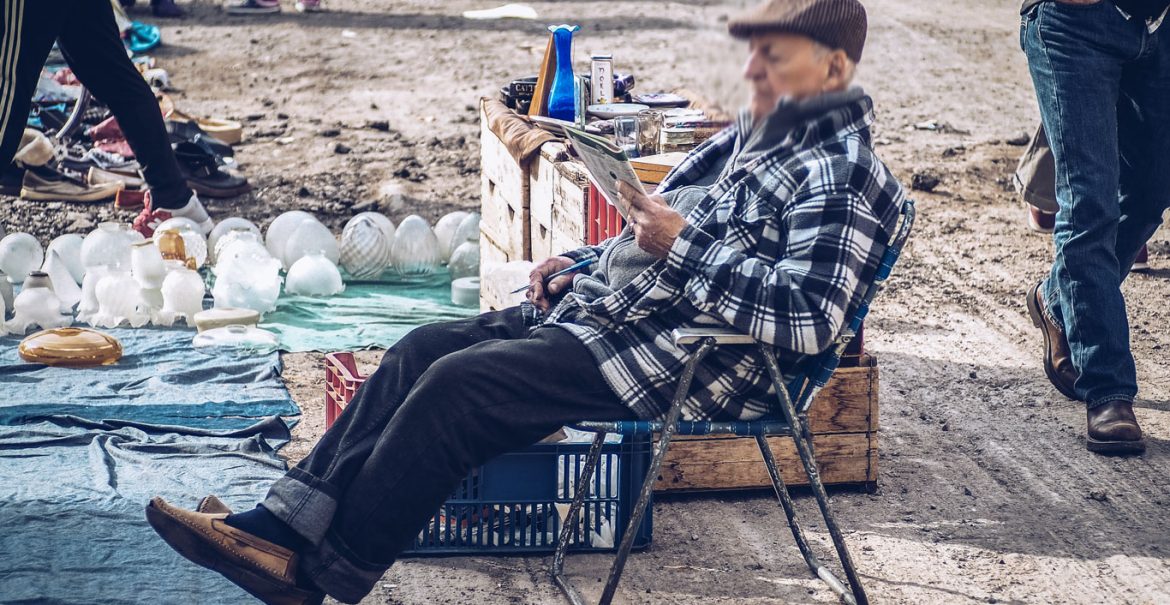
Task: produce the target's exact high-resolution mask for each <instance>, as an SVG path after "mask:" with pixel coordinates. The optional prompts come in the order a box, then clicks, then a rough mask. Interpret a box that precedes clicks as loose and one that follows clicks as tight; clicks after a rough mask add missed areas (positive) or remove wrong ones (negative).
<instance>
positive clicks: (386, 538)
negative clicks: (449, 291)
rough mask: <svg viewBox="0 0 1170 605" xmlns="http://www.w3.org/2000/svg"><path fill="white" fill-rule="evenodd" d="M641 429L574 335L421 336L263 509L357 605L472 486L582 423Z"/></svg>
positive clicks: (331, 587)
mask: <svg viewBox="0 0 1170 605" xmlns="http://www.w3.org/2000/svg"><path fill="white" fill-rule="evenodd" d="M634 418H635V415H634V413H633V412H632V411H630V409H629V408H628V407H626V406H625V405H624V404H623V403H622V402H621V400H620V399H619V398H618V397H617V396H616V395H614V393H613V392H612V391H611V390H610V388H609V386H608V385H607V384H606V382H605V380H604V378H602V376H601V372H600V370H599V369H598V368H597V363H596V361H594V359H593V356H592V355H591V354H590V353H589V351H588V349H586V348H585V346H584V345H583V344H581V342H580V341H578V340H577V339H576V338H575V337H574V336H573V335H571V334H570V333H568V332H566V331H564V330H562V329H560V328H556V327H552V326H547V327H541V328H537V329H535V330H532V331H530V330H529V328H528V327H527V326H526V325H525V322H524V319H523V317H522V314H521V312H520V309H519V307H515V308H512V309H508V310H505V311H500V312H495V313H485V314H483V315H480V316H478V317H475V318H472V319H467V320H462V321H453V322H445V323H439V324H433V325H429V326H423V327H420V328H417V329H415V330H414V331H412V332H410V333H409V334H407V335H406V337H404V338H403V339H402V340H401V341H400V342H399V343H398V344H396V345H394V346H393V347H391V348H390V350H389V351H387V352H386V355H385V357H383V359H382V364H381V366H380V367H379V368H378V370H377V371H376V372H374V374H373V375H371V376H370V377H369V378H368V379H367V380H366V382H365V383H364V384H363V385H362V386H361V388H360V389H358V392H357V393H356V394H355V395H354V399H353V401H351V402H350V404H349V406H347V407H346V409H345V411H344V412H343V413H342V414H341V415H340V416H339V417H338V419H337V421H336V422H335V424H334V425H333V426H332V427H331V428H330V429H329V430H328V431H326V433H325V435H324V437H322V438H321V441H320V442H318V443H317V445H316V447H314V448H313V451H312V453H310V454H309V456H308V457H307V458H305V459H304V460H302V461H301V462H300V464H298V465H297V466H296V468H294V469H292V470H290V471H289V472H288V474H287V475H285V476H284V477H282V478H281V479H279V480H277V482H276V483H275V484H273V486H272V488H271V489H270V490H269V492H268V497H267V498H266V499H265V500H264V502H263V505H264V507H265V508H267V509H268V510H269V511H271V512H272V513H273V514H275V515H276V516H277V517H279V518H280V519H281V520H282V521H284V522H285V523H287V524H288V525H289V526H290V527H292V528H293V529H294V530H296V532H297V533H299V534H301V535H302V536H303V537H305V538H306V539H307V540H308V541H309V542H310V543H311V544H312V546H311V547H310V548H309V549H307V550H303V551H300V553H299V554H300V569H301V572H302V573H303V574H305V575H307V576H308V577H310V578H311V579H313V581H314V582H315V583H316V584H317V586H318V587H320V588H321V589H323V590H324V591H326V592H327V593H329V594H330V595H331V596H333V597H336V598H338V599H341V600H343V601H345V602H350V603H356V602H358V601H359V600H361V598H362V597H363V596H365V595H366V593H368V592H369V591H370V589H371V588H373V586H374V584H375V583H376V582H377V581H378V580H379V579H380V578H381V577H382V574H383V573H384V572H385V571H386V569H387V568H389V567H390V565H391V564H392V563H393V562H394V560H395V558H396V557H397V556H398V555H399V553H401V552H402V551H403V550H405V549H406V547H408V546H409V545H410V544H411V542H412V541H413V540H414V539H415V537H416V536H418V533H419V531H420V530H421V529H423V527H424V526H425V524H426V523H427V522H428V520H429V519H430V518H431V516H432V515H434V513H435V512H436V511H437V510H438V508H439V505H441V504H442V503H443V501H444V500H445V499H446V498H447V497H448V496H449V495H451V493H452V492H453V491H454V490H455V487H456V486H457V485H458V483H459V481H460V480H462V479H463V478H464V477H465V476H467V473H468V472H469V471H470V470H471V469H472V468H474V467H476V466H479V465H481V464H483V463H484V462H486V461H488V460H489V459H491V458H494V457H496V456H498V455H500V454H502V453H505V452H509V451H514V450H518V449H521V448H524V447H526V446H528V445H531V444H533V443H536V442H537V441H539V440H540V439H542V438H544V437H546V436H547V435H549V434H551V433H553V432H555V431H556V430H557V429H559V428H561V427H562V426H564V425H565V424H567V423H569V422H572V421H576V420H619V419H620V420H626V419H634Z"/></svg>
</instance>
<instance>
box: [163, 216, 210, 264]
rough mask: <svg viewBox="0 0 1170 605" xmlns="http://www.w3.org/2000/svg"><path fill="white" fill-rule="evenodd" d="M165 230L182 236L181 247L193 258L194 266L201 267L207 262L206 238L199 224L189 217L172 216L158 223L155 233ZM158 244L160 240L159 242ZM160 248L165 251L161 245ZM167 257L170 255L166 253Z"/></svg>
mask: <svg viewBox="0 0 1170 605" xmlns="http://www.w3.org/2000/svg"><path fill="white" fill-rule="evenodd" d="M165 231H178V232H179V235H180V236H181V237H182V238H183V248H184V249H185V250H186V252H187V258H193V259H195V268H197V269H198V268H199V267H202V266H203V265H204V264H205V263H206V262H207V239H206V238H205V237H203V232H202V231H201V230H200V229H199V224H198V223H196V222H195V221H193V220H191V219H189V218H182V217H173V218H169V219H167V220H165V221H163V222H162V223H160V224H159V226H158V229H156V230H155V233H162V232H165ZM159 243H160V244H161V243H162V242H159ZM159 249H160V250H163V251H164V252H166V251H167V250H165V249H164V247H163V246H160V247H159ZM167 256H168V257H169V256H170V255H167Z"/></svg>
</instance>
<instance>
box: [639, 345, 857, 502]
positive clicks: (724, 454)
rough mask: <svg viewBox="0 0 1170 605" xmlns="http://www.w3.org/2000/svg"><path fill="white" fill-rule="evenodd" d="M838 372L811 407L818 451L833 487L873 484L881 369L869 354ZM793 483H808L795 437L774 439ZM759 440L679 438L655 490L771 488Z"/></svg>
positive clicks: (824, 473) (823, 471) (775, 450)
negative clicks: (879, 374) (879, 369)
mask: <svg viewBox="0 0 1170 605" xmlns="http://www.w3.org/2000/svg"><path fill="white" fill-rule="evenodd" d="M859 363H860V365H858V366H857V367H846V368H840V369H838V370H837V373H836V374H834V376H833V378H832V380H830V381H829V384H828V385H826V386H825V388H824V389H822V390H821V392H820V393H819V394H818V395H817V398H816V399H815V400H814V401H813V404H812V407H810V408H809V425H810V427H811V429H812V432H813V447H814V448H815V450H816V456H817V463H818V464H819V466H820V471H821V479H822V480H823V481H824V482H825V483H827V484H865V485H869V486H872V485H873V484H875V483H876V482H877V476H878V366H877V359H876V358H874V357H872V356H868V355H864V356H862V357H861V358H860V359H859ZM768 442H769V443H770V444H771V445H772V451H773V453H774V455H775V456H776V462H777V463H778V464H779V465H780V472H781V475H782V476H783V477H784V481H785V482H786V483H787V484H788V485H807V484H808V480H807V478H806V477H805V474H804V467H803V466H802V465H801V463H800V458H799V457H798V456H797V455H796V448H795V446H794V445H793V443H792V439H790V438H788V437H773V438H769V440H768ZM771 485H772V482H771V480H770V479H769V478H768V471H767V468H766V467H765V466H764V461H763V459H762V458H761V457H760V450H759V448H757V446H756V440H755V438H753V437H734V436H725V435H720V436H709V437H678V438H677V440H676V441H673V442H672V443H671V445H670V451H668V452H667V454H666V459H665V460H663V463H662V470H661V471H660V472H659V475H658V481H657V483H656V484H655V490H656V491H659V492H672V491H704V490H735V489H756V488H765V487H771Z"/></svg>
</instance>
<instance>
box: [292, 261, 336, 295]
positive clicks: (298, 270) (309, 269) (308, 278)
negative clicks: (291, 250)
mask: <svg viewBox="0 0 1170 605" xmlns="http://www.w3.org/2000/svg"><path fill="white" fill-rule="evenodd" d="M344 289H345V284H344V283H343V282H342V281H341V272H340V271H338V270H337V265H334V264H333V263H332V262H331V261H330V260H329V259H328V258H326V257H325V255H323V254H321V253H320V252H310V253H309V254H306V255H305V256H302V257H301V258H299V259H297V262H295V263H293V266H292V267H290V268H289V270H288V275H286V276H285V280H284V291H285V292H286V293H288V294H296V295H300V296H333V295H334V294H339V293H340V292H341V291H342V290H344Z"/></svg>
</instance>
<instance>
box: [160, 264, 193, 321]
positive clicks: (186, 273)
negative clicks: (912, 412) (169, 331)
mask: <svg viewBox="0 0 1170 605" xmlns="http://www.w3.org/2000/svg"><path fill="white" fill-rule="evenodd" d="M204 292H205V289H204V286H203V278H202V277H199V274H198V273H196V272H195V271H192V270H190V269H186V268H184V269H175V270H174V271H171V272H169V273H167V277H166V279H164V280H163V283H162V295H163V305H162V310H161V311H160V312H159V313H158V314H157V316H158V319H159V323H161V324H162V325H166V326H169V325H171V324H173V323H174V322H175V320H177V319H179V318H182V319H183V321H184V322H185V323H186V324H187V327H193V326H194V325H195V314H196V313H199V312H200V311H202V310H203V294H204Z"/></svg>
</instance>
